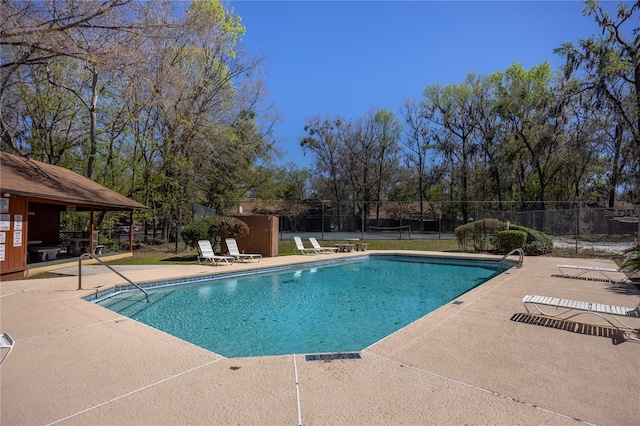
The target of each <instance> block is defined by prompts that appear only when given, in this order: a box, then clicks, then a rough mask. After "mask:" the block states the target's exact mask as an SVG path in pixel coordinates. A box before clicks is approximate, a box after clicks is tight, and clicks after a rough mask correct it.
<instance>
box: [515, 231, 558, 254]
mask: <svg viewBox="0 0 640 426" xmlns="http://www.w3.org/2000/svg"><path fill="white" fill-rule="evenodd" d="M509 230H512V231H524V232H526V233H527V241H526V242H525V243H524V246H522V248H523V249H524V254H526V255H528V256H539V255H541V254H547V253H551V252H552V251H553V241H552V240H551V238H550V237H549V236H548V235H546V234H545V233H543V232H540V231H536V230H535V229H531V228H527V227H526V226H519V225H514V224H511V226H509Z"/></svg>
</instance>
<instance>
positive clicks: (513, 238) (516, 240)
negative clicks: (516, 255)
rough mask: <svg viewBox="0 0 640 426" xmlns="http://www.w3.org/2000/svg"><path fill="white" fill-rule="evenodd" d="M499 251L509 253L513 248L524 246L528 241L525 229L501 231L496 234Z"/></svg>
mask: <svg viewBox="0 0 640 426" xmlns="http://www.w3.org/2000/svg"><path fill="white" fill-rule="evenodd" d="M496 240H497V242H498V253H501V254H507V253H509V252H510V251H511V250H513V249H517V248H522V247H524V245H525V243H526V242H527V233H526V232H524V231H513V230H509V231H500V232H498V234H497V235H496Z"/></svg>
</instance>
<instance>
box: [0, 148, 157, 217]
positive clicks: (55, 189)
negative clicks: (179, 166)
mask: <svg viewBox="0 0 640 426" xmlns="http://www.w3.org/2000/svg"><path fill="white" fill-rule="evenodd" d="M0 191H1V192H2V193H3V194H4V193H10V194H12V195H22V196H25V197H31V198H38V199H41V200H43V201H47V200H48V201H53V202H57V203H61V204H65V205H73V206H77V207H85V208H96V209H99V210H100V209H101V210H133V209H146V208H148V207H146V206H145V205H143V204H140V203H138V202H137V201H134V200H131V199H129V198H127V197H125V196H124V195H122V194H119V193H117V192H115V191H112V190H111V189H109V188H106V187H104V186H102V185H100V184H99V183H96V182H94V181H92V180H91V179H87V178H85V177H83V176H80V175H79V174H77V173H75V172H73V171H71V170H68V169H65V168H62V167H58V166H54V165H51V164H47V163H42V162H40V161H35V160H31V159H27V158H24V157H19V156H16V155H12V154H8V153H6V152H0Z"/></svg>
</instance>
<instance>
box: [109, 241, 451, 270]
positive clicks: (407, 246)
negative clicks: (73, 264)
mask: <svg viewBox="0 0 640 426" xmlns="http://www.w3.org/2000/svg"><path fill="white" fill-rule="evenodd" d="M336 242H339V241H321V242H320V244H321V245H323V246H327V247H332V246H333V244H334V243H336ZM342 242H344V241H342ZM361 242H363V243H367V244H369V247H368V249H369V250H420V251H440V252H451V251H458V243H457V242H456V241H455V240H363V241H361ZM306 247H311V245H310V244H309V242H307V243H306ZM294 248H295V243H294V242H293V241H281V242H280V243H279V244H278V255H279V256H290V255H293V254H294V253H293V249H294ZM179 251H180V252H179V253H175V244H164V245H159V246H146V247H144V248H142V249H140V250H135V251H134V252H133V256H132V257H127V258H124V259H119V260H114V261H111V262H109V264H110V265H184V264H185V263H196V262H198V259H197V255H198V251H197V249H190V250H185V247H184V245H181V246H180V247H179Z"/></svg>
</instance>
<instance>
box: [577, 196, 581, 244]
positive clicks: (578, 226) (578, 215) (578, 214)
mask: <svg viewBox="0 0 640 426" xmlns="http://www.w3.org/2000/svg"><path fill="white" fill-rule="evenodd" d="M580 204H581V203H580V202H578V208H577V209H576V253H578V238H579V237H580Z"/></svg>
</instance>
